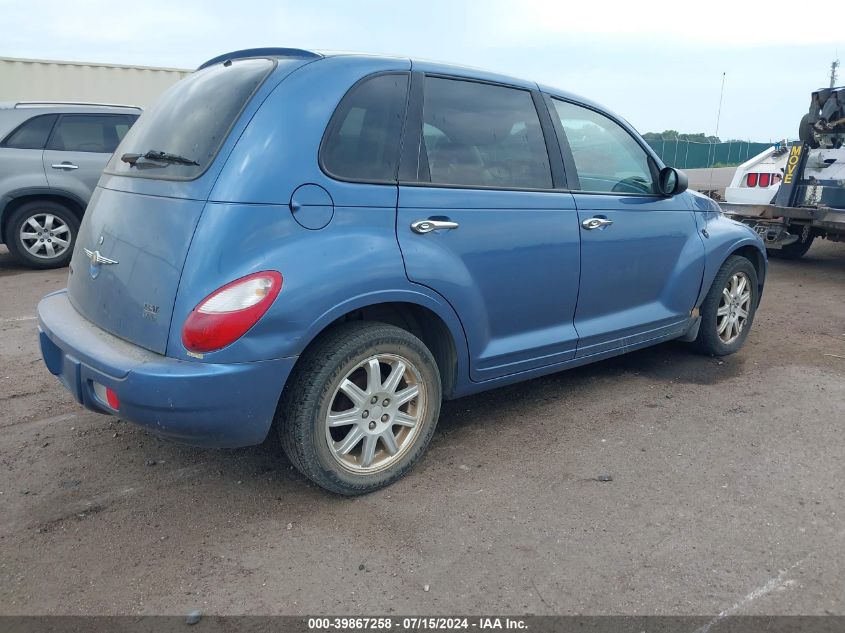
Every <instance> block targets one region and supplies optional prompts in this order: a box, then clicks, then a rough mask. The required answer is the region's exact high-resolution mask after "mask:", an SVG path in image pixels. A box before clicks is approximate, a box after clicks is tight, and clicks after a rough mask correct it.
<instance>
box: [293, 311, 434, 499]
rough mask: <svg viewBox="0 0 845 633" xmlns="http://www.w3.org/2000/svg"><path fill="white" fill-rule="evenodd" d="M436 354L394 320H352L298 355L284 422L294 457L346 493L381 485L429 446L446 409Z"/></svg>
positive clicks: (308, 471) (398, 474)
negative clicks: (389, 322)
mask: <svg viewBox="0 0 845 633" xmlns="http://www.w3.org/2000/svg"><path fill="white" fill-rule="evenodd" d="M440 400H441V385H440V374H439V371H438V369H437V364H436V363H435V361H434V358H433V356H432V355H431V352H430V351H429V350H428V348H427V347H426V346H425V345H424V344H423V342H422V341H420V340H419V339H418V338H417V337H416V336H414V335H413V334H411V333H410V332H408V331H406V330H403V329H401V328H398V327H394V326H392V325H386V324H383V323H374V322H362V321H357V322H349V323H344V324H342V325H339V326H337V327H336V328H334V329H333V330H330V331H329V332H327V333H326V334H324V335H323V336H322V338H320V339H319V340H318V341H316V342H315V343H314V344H313V345H312V346H311V348H310V349H309V350H308V351H307V352H306V353H305V354H304V355H303V356H302V358H300V360H299V363H298V364H297V367H296V369H295V373H294V374H293V375H292V376H291V378H290V379H289V384H288V386H287V387H285V392H284V395H283V396H282V401H281V403H280V406H279V413H278V420H277V421H278V427H279V433H280V436H281V440H282V446H283V448H284V449H285V453H287V455H288V457H289V459H290V460H291V462H293V464H294V465H295V466H296V467H297V468H298V469H299V471H300V472H302V473H303V474H304V475H306V476H307V477H309V478H310V479H311V480H312V481H314V482H315V483H317V484H318V485H320V486H322V487H323V488H326V489H327V490H330V491H332V492H336V493H339V494H344V495H358V494H365V493H367V492H371V491H373V490H377V489H378V488H382V487H383V486H387V485H388V484H390V483H392V482H394V481H395V480H397V479H398V478H400V477H401V476H402V475H404V474H405V473H406V472H407V471H408V470H409V469H410V468H411V467H412V466H413V465H414V464H415V463H416V462H417V460H418V459H419V458H420V456H421V455H422V453H423V452H424V451H425V448H426V446H427V445H428V442H429V441H430V439H431V436H432V435H433V433H434V428H435V426H436V424H437V418H438V416H439V414H440Z"/></svg>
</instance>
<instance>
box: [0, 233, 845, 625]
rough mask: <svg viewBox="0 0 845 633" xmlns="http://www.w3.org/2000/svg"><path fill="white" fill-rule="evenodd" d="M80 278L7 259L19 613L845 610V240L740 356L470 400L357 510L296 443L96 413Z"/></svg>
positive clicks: (603, 372) (1, 597) (667, 356)
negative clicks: (216, 436) (65, 384)
mask: <svg viewBox="0 0 845 633" xmlns="http://www.w3.org/2000/svg"><path fill="white" fill-rule="evenodd" d="M66 274H67V273H66V271H65V270H59V271H48V272H33V271H29V270H24V269H22V268H19V267H17V266H16V265H15V264H14V263H13V262H12V261H11V259H10V258H9V256H8V253H7V252H6V251H5V249H3V248H2V247H0V297H2V301H0V403H2V409H0V411H2V413H0V429H1V430H2V434H0V579H2V580H0V614H159V613H166V614H182V615H184V614H186V613H189V612H191V611H193V610H195V609H199V610H201V611H202V612H203V613H206V614H208V613H215V614H240V613H249V614H320V613H333V614H361V613H366V614H371V615H374V614H391V613H400V614H401V613H404V614H408V613H413V614H448V613H535V614H552V613H554V614H574V613H578V614H595V613H602V614H699V615H700V614H717V613H720V612H726V613H729V614H733V613H737V614H826V613H836V614H845V523H843V519H845V492H843V485H842V483H843V482H842V475H843V472H845V471H843V457H845V433H843V423H845V380H843V378H845V245H842V244H831V243H826V242H822V243H817V244H816V245H814V246H813V248H812V249H811V250H810V252H809V254H808V255H807V256H806V258H805V259H803V260H801V261H798V262H783V261H773V262H772V266H771V271H770V277H769V281H768V284H767V287H766V291H765V294H764V298H763V304H762V306H761V309H760V312H759V313H758V317H757V320H756V322H755V324H754V329H753V331H752V332H751V335H750V337H749V339H748V343H747V344H746V346H745V349H744V350H743V351H742V352H740V353H739V354H737V355H735V356H732V357H729V358H726V359H724V360H717V359H712V358H706V357H702V356H697V355H695V354H693V353H692V352H691V351H690V350H689V349H688V348H687V347H685V346H684V345H682V344H677V343H670V344H665V345H660V346H658V347H655V348H652V349H649V350H644V351H640V352H635V353H632V354H630V355H628V356H625V357H621V358H617V359H613V360H609V361H604V362H601V363H598V364H596V365H592V366H589V367H586V368H581V369H575V370H571V371H568V372H564V373H561V374H558V375H555V376H550V377H546V378H542V379H538V380H533V381H531V382H528V383H524V384H521V385H516V386H513V387H508V388H503V389H499V390H497V391H493V392H490V393H486V394H481V395H478V396H474V397H470V398H465V399H462V400H458V401H455V402H451V403H447V404H446V405H445V407H444V411H443V415H442V418H441V421H440V426H439V430H438V432H437V433H436V435H435V437H434V440H433V442H432V445H431V447H430V449H429V451H428V454H427V455H426V456H425V458H424V459H423V461H422V462H421V463H420V464H419V466H418V467H417V468H416V469H415V470H414V471H413V472H412V473H411V474H410V475H409V476H407V477H406V478H404V479H403V480H401V481H400V482H398V483H397V484H395V485H393V486H392V487H390V488H389V489H386V490H383V491H380V492H377V493H375V494H372V495H369V496H367V497H363V498H358V499H343V498H338V497H335V496H331V495H329V494H327V493H324V492H323V491H321V490H320V489H318V488H316V487H315V486H313V485H310V484H309V483H308V482H307V481H305V480H304V479H303V478H302V477H300V476H299V475H298V474H297V473H296V472H295V471H294V470H292V469H291V467H290V465H289V464H288V463H287V461H286V460H285V458H284V457H283V456H282V455H281V452H280V450H279V448H278V446H277V443H276V441H275V438H271V439H270V440H268V441H267V442H266V443H265V444H264V445H262V446H258V447H255V448H250V449H241V450H227V451H223V450H201V449H194V448H187V447H182V446H178V445H174V444H170V443H167V442H163V441H160V440H158V439H157V438H156V437H154V436H152V435H149V434H147V433H146V432H144V431H141V430H139V429H137V428H135V427H133V426H132V425H130V424H128V423H125V422H121V421H120V420H117V419H115V418H110V417H105V416H100V415H97V414H94V413H90V412H86V411H84V410H82V409H81V408H80V407H78V406H77V405H76V403H75V402H74V401H73V400H72V399H71V397H70V396H69V395H68V394H67V393H65V391H64V389H63V388H62V387H61V386H60V385H59V383H58V382H57V381H56V380H55V379H54V378H53V377H52V376H50V375H49V373H48V372H47V370H46V369H45V368H44V367H43V366H42V363H41V361H40V357H39V352H38V346H37V335H36V323H35V320H34V318H33V315H34V311H35V305H36V303H37V301H38V298H39V297H41V296H42V295H43V294H45V293H46V292H48V291H51V290H54V289H57V288H61V287H62V286H63V285H64V284H65V278H66ZM605 476H610V477H612V480H611V481H600V480H599V479H600V478H606V477H605Z"/></svg>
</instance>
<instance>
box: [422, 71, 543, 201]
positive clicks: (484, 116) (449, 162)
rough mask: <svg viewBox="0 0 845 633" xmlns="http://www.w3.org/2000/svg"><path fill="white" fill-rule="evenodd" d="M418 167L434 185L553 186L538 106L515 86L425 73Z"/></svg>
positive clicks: (424, 178) (423, 175)
mask: <svg viewBox="0 0 845 633" xmlns="http://www.w3.org/2000/svg"><path fill="white" fill-rule="evenodd" d="M420 165H421V173H420V176H421V179H422V180H424V181H426V180H427V181H430V182H431V183H432V184H443V185H465V186H470V187H501V188H513V189H551V188H552V174H551V168H550V167H549V156H548V153H547V152H546V144H545V141H544V139H543V131H542V129H541V127H540V118H539V116H538V115H537V109H536V108H535V107H534V101H533V99H532V98H531V93H530V92H528V91H527V90H520V89H518V88H509V87H505V86H498V85H492V84H485V83H478V82H473V81H464V80H458V79H444V78H440V77H426V79H425V98H424V105H423V142H422V143H421V145H420ZM426 165H427V169H426ZM426 172H427V173H426Z"/></svg>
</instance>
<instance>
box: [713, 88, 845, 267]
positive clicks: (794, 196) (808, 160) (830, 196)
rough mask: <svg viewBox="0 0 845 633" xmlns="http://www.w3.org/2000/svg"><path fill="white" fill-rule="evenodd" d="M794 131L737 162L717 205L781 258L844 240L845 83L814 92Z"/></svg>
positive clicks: (795, 256)
mask: <svg viewBox="0 0 845 633" xmlns="http://www.w3.org/2000/svg"><path fill="white" fill-rule="evenodd" d="M798 132H799V134H798V135H799V142H798V143H794V144H791V145H790V144H789V143H786V142H783V143H778V144H776V145H774V146H773V147H771V148H769V149H767V150H766V151H764V152H762V153H761V154H759V155H757V156H755V157H754V158H752V159H751V160H749V161H747V162H746V163H743V164H742V165H740V166H739V167H738V168H737V170H736V173H735V174H734V177H733V180H732V182H731V184H730V186H729V187H728V188H727V189H726V190H725V201H724V202H722V203H720V206H721V207H722V211H723V212H724V213H725V215H727V216H729V217H731V218H733V219H734V220H738V221H740V222H742V223H743V224H747V225H749V226H751V227H752V228H753V229H754V230H755V231H756V232H757V233H758V234H759V235H760V236H761V237H762V238H763V240H764V241H765V242H766V249H767V250H768V251H769V254H770V255H771V256H774V257H781V258H785V259H798V258H800V257H802V256H803V255H804V254H805V253H806V252H807V251H808V250H809V248H810V245H811V244H812V243H813V240H815V239H816V238H824V239H828V240H831V241H834V242H845V86H843V87H839V88H822V89H820V90H816V91H815V92H813V93H812V98H811V101H810V109H809V112H808V113H807V114H805V115H804V117H803V118H802V119H801V123H800V125H799V127H798Z"/></svg>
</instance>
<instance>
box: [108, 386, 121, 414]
mask: <svg viewBox="0 0 845 633" xmlns="http://www.w3.org/2000/svg"><path fill="white" fill-rule="evenodd" d="M106 402H108V403H109V406H110V407H111V408H112V409H114V410H115V411H117V410H118V409H119V408H120V400H118V398H117V394H116V393H115V392H114V389H112V388H111V387H106Z"/></svg>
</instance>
